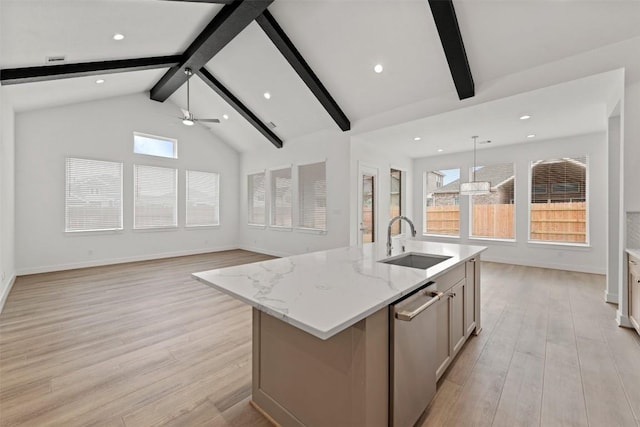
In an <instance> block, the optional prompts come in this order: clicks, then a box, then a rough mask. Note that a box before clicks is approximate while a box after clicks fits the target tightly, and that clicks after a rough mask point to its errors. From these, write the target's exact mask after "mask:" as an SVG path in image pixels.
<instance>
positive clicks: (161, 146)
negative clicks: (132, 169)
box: [133, 132, 178, 159]
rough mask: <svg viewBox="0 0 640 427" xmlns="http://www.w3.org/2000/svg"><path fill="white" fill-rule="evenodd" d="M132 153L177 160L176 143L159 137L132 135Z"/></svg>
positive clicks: (136, 133) (173, 140)
mask: <svg viewBox="0 0 640 427" xmlns="http://www.w3.org/2000/svg"><path fill="white" fill-rule="evenodd" d="M133 152H134V153H136V154H145V155H147V156H157V157H166V158H168V159H177V158H178V141H176V140H175V139H171V138H163V137H160V136H153V135H145V134H143V133H138V132H134V133H133Z"/></svg>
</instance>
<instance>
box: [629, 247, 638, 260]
mask: <svg viewBox="0 0 640 427" xmlns="http://www.w3.org/2000/svg"><path fill="white" fill-rule="evenodd" d="M627 253H629V254H631V255H633V256H634V257H636V258H640V249H638V248H627Z"/></svg>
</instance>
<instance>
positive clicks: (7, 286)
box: [0, 274, 16, 313]
mask: <svg viewBox="0 0 640 427" xmlns="http://www.w3.org/2000/svg"><path fill="white" fill-rule="evenodd" d="M15 282H16V275H15V274H12V275H11V276H10V277H9V280H8V281H7V282H6V283H2V295H0V313H2V309H3V308H4V303H5V302H6V301H7V297H8V296H9V292H11V288H13V284H14V283H15Z"/></svg>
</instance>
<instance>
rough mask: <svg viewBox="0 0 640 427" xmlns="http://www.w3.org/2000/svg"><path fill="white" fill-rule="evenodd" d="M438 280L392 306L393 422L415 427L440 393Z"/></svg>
mask: <svg viewBox="0 0 640 427" xmlns="http://www.w3.org/2000/svg"><path fill="white" fill-rule="evenodd" d="M433 285H435V283H434V282H429V283H427V284H426V285H425V286H424V287H422V288H420V289H419V290H418V291H417V292H414V293H413V294H411V295H409V296H408V297H406V298H404V299H402V300H400V301H398V302H396V303H394V304H392V305H391V310H390V311H389V314H390V322H391V327H390V328H389V329H390V331H391V345H390V346H389V347H390V363H391V368H390V369H389V372H390V381H389V393H390V399H389V402H390V408H389V424H390V425H391V426H393V427H411V426H413V425H414V424H415V423H416V421H417V420H418V418H420V415H422V413H423V412H424V410H425V409H426V407H427V405H429V402H431V399H433V396H434V395H435V394H436V368H437V366H436V310H435V306H434V304H435V303H436V302H438V300H439V299H440V297H441V296H442V295H443V294H442V292H434V291H433V289H434V287H435V286H433Z"/></svg>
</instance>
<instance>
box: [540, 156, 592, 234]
mask: <svg viewBox="0 0 640 427" xmlns="http://www.w3.org/2000/svg"><path fill="white" fill-rule="evenodd" d="M587 169H588V167H587V157H586V156H580V157H564V158H560V159H549V160H538V161H535V162H532V163H531V199H530V202H531V203H530V204H529V209H530V212H529V217H530V226H529V230H530V235H529V239H530V240H531V241H545V242H558V243H566V244H585V243H587V242H588V235H587V231H588V229H589V224H588V218H589V217H588V214H587V213H588V212H587V210H588V203H587V202H588V201H587V193H588V192H587Z"/></svg>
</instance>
